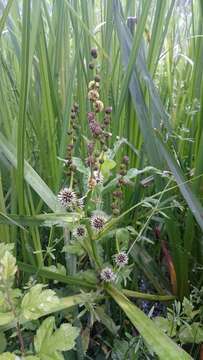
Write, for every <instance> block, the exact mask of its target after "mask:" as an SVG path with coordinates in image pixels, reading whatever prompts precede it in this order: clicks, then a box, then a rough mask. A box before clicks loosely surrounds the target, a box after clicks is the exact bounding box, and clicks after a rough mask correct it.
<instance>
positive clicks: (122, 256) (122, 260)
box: [113, 251, 128, 267]
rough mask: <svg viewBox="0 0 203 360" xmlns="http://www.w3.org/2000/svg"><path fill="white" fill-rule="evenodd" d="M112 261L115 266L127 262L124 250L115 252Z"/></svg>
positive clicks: (121, 265)
mask: <svg viewBox="0 0 203 360" xmlns="http://www.w3.org/2000/svg"><path fill="white" fill-rule="evenodd" d="M113 257H114V261H115V263H116V265H117V266H120V267H124V266H125V265H127V264H128V255H127V254H126V252H125V251H120V252H119V253H118V254H115V255H114V256H113Z"/></svg>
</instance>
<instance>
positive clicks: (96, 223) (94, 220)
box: [90, 212, 108, 233]
mask: <svg viewBox="0 0 203 360" xmlns="http://www.w3.org/2000/svg"><path fill="white" fill-rule="evenodd" d="M107 219H108V218H107V215H106V214H104V213H103V212H95V213H94V214H93V215H92V216H91V219H90V223H91V228H92V230H93V231H94V232H96V233H98V232H100V231H101V230H103V228H104V226H105V224H106V222H107Z"/></svg>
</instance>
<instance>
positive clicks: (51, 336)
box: [0, 48, 191, 360]
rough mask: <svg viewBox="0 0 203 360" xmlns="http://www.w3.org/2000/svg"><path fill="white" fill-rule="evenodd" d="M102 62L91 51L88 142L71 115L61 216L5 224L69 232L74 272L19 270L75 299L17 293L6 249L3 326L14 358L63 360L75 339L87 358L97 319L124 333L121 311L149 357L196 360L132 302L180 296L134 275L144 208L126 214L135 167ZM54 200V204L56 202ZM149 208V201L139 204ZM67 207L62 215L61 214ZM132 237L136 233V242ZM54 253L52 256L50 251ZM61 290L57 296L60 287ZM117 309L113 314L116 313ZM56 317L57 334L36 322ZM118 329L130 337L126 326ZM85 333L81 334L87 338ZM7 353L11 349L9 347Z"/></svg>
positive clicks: (0, 297) (47, 292)
mask: <svg viewBox="0 0 203 360" xmlns="http://www.w3.org/2000/svg"><path fill="white" fill-rule="evenodd" d="M97 57H98V54H97V49H95V48H94V49H92V50H91V58H92V59H91V62H90V63H89V68H90V69H92V71H93V73H94V74H93V76H92V80H91V81H90V82H89V84H88V89H87V98H88V109H87V114H86V116H87V124H88V128H89V130H88V137H85V136H83V134H81V133H80V123H79V116H78V115H79V112H80V109H79V106H78V104H77V103H74V105H73V107H72V109H71V114H70V122H69V124H70V125H69V129H68V134H67V136H68V145H67V153H66V158H65V159H60V160H61V161H63V162H64V182H63V186H62V188H61V190H60V191H59V193H58V196H57V197H58V205H60V206H58V210H57V212H55V213H53V214H41V215H36V216H35V217H32V216H30V217H29V216H27V217H23V216H21V217H13V219H15V220H12V219H11V218H6V217H5V216H4V217H3V219H4V221H9V223H10V221H14V223H15V225H16V224H17V225H20V226H21V228H22V225H31V226H32V225H40V224H41V225H44V226H47V225H48V226H49V225H50V224H51V226H52V225H54V224H58V225H60V226H62V228H63V238H64V247H63V252H64V253H65V266H66V269H67V274H66V271H64V269H65V267H64V265H63V264H58V265H57V268H56V267H55V266H54V267H53V266H52V265H51V264H50V262H48V264H47V254H48V253H47V252H46V254H45V257H44V258H43V262H44V263H45V264H46V265H51V266H44V267H42V266H41V267H40V266H39V267H38V268H36V267H35V266H32V265H29V264H25V263H24V262H20V261H18V262H17V265H18V266H19V269H20V270H22V271H25V272H28V273H32V274H33V275H35V278H36V277H40V279H41V282H43V281H44V279H46V278H47V279H52V280H55V282H61V283H63V284H67V285H68V286H69V290H68V291H69V294H70V290H71V292H72V295H71V296H70V295H69V296H68V297H62V295H64V294H65V293H66V289H63V290H62V291H59V293H58V294H57V293H56V292H55V291H54V290H53V289H46V287H45V288H44V285H43V284H42V283H38V284H36V283H33V282H31V283H30V282H29V284H28V285H27V288H26V289H25V293H24V292H23V293H22V291H20V290H19V289H16V288H14V285H16V287H18V286H17V284H18V279H16V283H14V277H15V274H17V267H16V263H15V258H14V257H13V255H12V254H11V250H12V249H10V248H8V249H7V245H5V246H4V247H2V251H3V253H2V256H1V263H0V265H1V266H0V270H1V278H0V281H1V289H0V290H1V292H0V327H1V330H2V331H3V332H6V333H7V332H10V331H11V329H12V328H16V330H17V338H18V341H17V342H16V344H17V345H16V347H17V348H18V349H17V348H16V349H15V350H16V351H15V353H16V354H19V356H21V359H24V358H26V359H30V360H31V359H36V360H37V359H40V360H44V359H50V360H51V359H53V360H54V359H60V360H61V359H63V358H64V357H63V353H62V352H63V351H65V353H64V354H66V351H68V350H70V349H72V348H73V347H74V343H75V340H76V349H77V358H79V359H83V358H85V356H86V355H85V354H86V352H87V349H88V344H89V340H90V328H91V327H92V325H93V324H94V323H95V321H100V322H102V324H103V325H104V326H105V327H106V328H107V329H108V331H110V333H111V335H112V336H113V337H115V336H116V335H118V327H117V326H116V324H115V322H120V320H119V319H120V317H118V311H117V309H118V307H120V308H121V309H122V310H123V312H124V314H125V315H126V316H127V317H128V319H129V320H130V322H131V323H132V326H133V327H135V328H136V331H137V332H138V333H139V337H138V339H144V343H145V347H146V346H147V349H148V350H147V351H148V352H149V353H150V354H151V355H153V356H154V357H155V358H156V356H158V357H159V358H160V359H164V360H165V359H166V354H167V359H172V360H176V359H177V360H181V359H190V358H191V357H190V356H189V354H187V353H186V352H185V351H184V350H183V349H182V348H181V347H180V346H178V345H177V344H176V343H175V342H173V341H172V340H171V339H170V337H168V336H167V335H166V334H164V332H163V331H162V330H160V328H159V326H157V325H156V324H155V322H153V321H152V320H151V319H150V318H149V317H148V316H146V315H145V314H144V312H142V311H141V310H140V309H139V308H138V307H137V306H136V305H135V304H134V303H132V302H131V301H130V300H129V299H128V298H129V297H133V298H134V299H136V298H141V299H148V300H152V301H154V300H155V301H156V300H158V301H171V300H173V299H174V296H172V295H171V294H170V293H169V292H168V293H167V292H166V293H165V294H164V293H163V291H162V292H161V293H160V294H145V293H140V292H137V291H134V289H135V287H134V286H133V281H132V278H133V274H131V272H132V269H133V268H134V264H133V261H132V259H131V257H130V255H131V251H132V250H133V249H134V245H135V238H136V237H135V233H133V231H134V230H133V227H131V228H129V229H126V228H122V227H121V226H122V225H123V224H122V221H123V218H124V217H126V216H128V215H129V214H130V212H131V211H132V210H133V209H134V208H135V207H138V206H139V203H138V204H136V205H134V206H133V207H132V208H130V209H128V210H127V211H123V209H124V208H125V206H124V205H125V196H124V195H125V192H126V191H124V190H126V189H127V188H128V186H130V183H131V182H130V179H131V178H133V176H134V175H133V174H134V171H133V170H132V169H128V164H129V158H128V157H127V156H126V155H125V153H122V155H121V157H120V158H121V160H120V161H119V162H116V161H115V158H116V153H117V151H118V150H119V151H120V146H121V145H122V142H119V141H118V142H116V143H115V144H114V146H113V148H111V147H110V139H111V131H110V127H111V113H112V108H111V106H109V104H107V106H106V105H104V104H103V102H102V99H101V98H100V84H101V79H102V74H99V64H98V62H97V61H98V60H97ZM77 141H82V142H84V144H85V148H86V153H85V154H78V147H77V146H76V143H77ZM79 155H81V156H79ZM8 156H9V153H8ZM29 170H30V169H29ZM134 170H136V169H134ZM136 175H137V171H136ZM28 180H29V178H28ZM39 183H40V189H42V188H43V189H46V186H45V184H44V183H43V182H42V181H41V180H39ZM36 189H37V187H36ZM47 189H48V188H47ZM48 190H49V189H48ZM48 190H47V191H48ZM158 195H160V198H158V200H157V199H156V206H155V210H153V211H152V213H151V216H150V217H149V219H148V221H147V222H146V224H145V226H147V225H148V223H149V221H150V219H151V217H152V216H153V215H154V214H155V213H156V211H157V209H158V205H159V202H160V200H161V196H162V192H161V193H160V194H158ZM156 197H157V194H156ZM50 198H51V199H52V197H51V196H50ZM151 200H153V197H152V199H151ZM142 204H143V202H141V203H140V205H142ZM146 204H147V202H146V201H145V205H146ZM148 204H149V202H148ZM54 206H55V205H54ZM60 209H61V210H62V212H59V211H60ZM142 231H143V229H141V231H140V233H139V234H138V236H137V238H136V239H139V236H141V234H142ZM130 232H131V233H132V234H134V235H133V237H132V238H131V237H130ZM50 237H52V235H50ZM8 246H9V245H8ZM48 255H53V254H51V252H50V254H48ZM53 258H54V256H53ZM58 258H61V255H60V254H58V255H57V261H58ZM24 261H25V260H24ZM81 270H82V271H81ZM131 276H132V278H131ZM10 280H11V281H10ZM126 286H130V289H126ZM81 289H83V290H81ZM55 290H56V291H58V290H57V288H56V289H55ZM78 305H80V306H79V307H78ZM117 306H118V307H117ZM70 307H74V311H73V313H72V314H73V319H72V322H73V325H74V326H73V327H72V326H71V324H67V312H63V311H62V310H65V309H67V308H70ZM110 309H111V314H112V315H110V313H109V311H110ZM54 312H60V319H58V321H57V325H58V327H57V328H55V319H54V317H53V316H51V317H48V318H46V319H45V320H44V321H43V322H42V323H41V324H39V323H38V322H36V320H37V319H39V318H40V317H42V316H44V315H47V314H50V313H54ZM114 314H115V315H114ZM112 316H113V318H114V320H115V322H114V320H113V319H112V318H111V317H112ZM33 321H34V323H33ZM30 322H31V323H30ZM81 323H82V325H81ZM118 325H119V326H120V327H121V330H122V331H123V330H124V328H123V325H122V324H120V323H119V324H118ZM79 328H82V329H81V331H80V334H79V330H78V329H79ZM30 329H31V330H30ZM54 329H55V330H54ZM24 330H26V331H24ZM33 331H35V336H34V341H31V342H30V340H27V337H26V334H27V333H28V334H29V333H30V332H31V334H32V337H33ZM2 336H3V337H4V335H2ZM4 340H5V337H4ZM143 346H144V345H143ZM6 347H7V345H6V344H5V346H4V348H5V349H6ZM8 348H9V350H10V348H12V349H13V346H11V344H10V343H8ZM107 353H108V351H107ZM67 356H68V355H67ZM15 358H16V357H15V355H14V354H12V353H5V354H2V355H0V359H1V360H3V359H11V360H12V359H15Z"/></svg>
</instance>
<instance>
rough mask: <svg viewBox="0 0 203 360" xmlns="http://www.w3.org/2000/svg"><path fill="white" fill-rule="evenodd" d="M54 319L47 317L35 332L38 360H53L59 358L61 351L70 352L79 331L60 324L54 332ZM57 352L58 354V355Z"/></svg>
mask: <svg viewBox="0 0 203 360" xmlns="http://www.w3.org/2000/svg"><path fill="white" fill-rule="evenodd" d="M54 327H55V318H54V317H49V318H47V319H46V320H44V321H43V323H42V324H41V326H40V328H39V329H38V331H37V334H36V337H35V340H34V344H35V350H36V352H37V353H38V354H39V355H40V358H41V357H42V359H43V358H46V357H47V358H48V357H49V358H50V359H52V358H53V359H55V358H57V356H59V357H60V352H61V351H68V350H71V349H72V348H73V347H74V346H75V339H76V338H77V336H78V335H79V332H80V330H79V329H78V328H76V327H73V326H72V325H71V324H62V325H61V326H60V328H59V329H56V330H55V331H54ZM58 352H59V354H58Z"/></svg>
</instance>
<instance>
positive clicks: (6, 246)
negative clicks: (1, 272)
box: [0, 243, 14, 259]
mask: <svg viewBox="0 0 203 360" xmlns="http://www.w3.org/2000/svg"><path fill="white" fill-rule="evenodd" d="M13 249H14V244H5V243H1V246H0V259H2V258H3V257H4V255H5V253H6V252H7V251H9V252H10V253H11V252H12V251H13Z"/></svg>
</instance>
